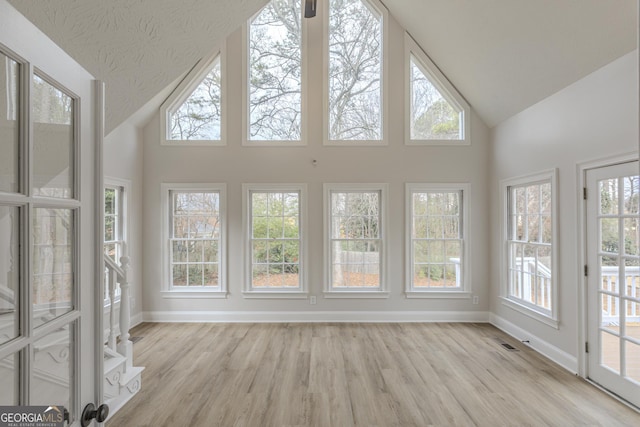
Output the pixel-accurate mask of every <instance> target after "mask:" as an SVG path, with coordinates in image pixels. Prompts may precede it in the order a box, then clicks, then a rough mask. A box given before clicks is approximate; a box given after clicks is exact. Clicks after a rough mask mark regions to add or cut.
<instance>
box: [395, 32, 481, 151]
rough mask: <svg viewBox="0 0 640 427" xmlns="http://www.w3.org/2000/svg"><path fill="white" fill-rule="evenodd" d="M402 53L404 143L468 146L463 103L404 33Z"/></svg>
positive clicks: (466, 113) (467, 129) (468, 114)
mask: <svg viewBox="0 0 640 427" xmlns="http://www.w3.org/2000/svg"><path fill="white" fill-rule="evenodd" d="M405 55H406V64H407V71H406V76H405V79H406V87H407V107H406V110H405V115H406V119H405V121H406V125H407V141H406V142H407V144H409V145H468V144H469V143H470V142H469V141H470V139H469V135H468V134H469V119H470V114H471V111H470V107H469V105H468V104H467V102H466V101H465V100H464V98H463V97H462V96H461V95H460V94H459V93H458V91H457V90H456V89H455V88H454V87H453V86H452V85H451V83H449V81H448V80H447V78H446V77H445V76H444V75H443V74H442V73H441V72H440V71H439V70H438V67H436V66H435V64H434V63H433V62H432V61H431V60H430V59H429V57H428V56H427V55H426V54H425V53H424V52H423V51H422V49H421V48H420V47H419V46H418V45H417V43H416V42H415V41H414V40H413V39H412V38H411V36H409V35H408V34H405Z"/></svg>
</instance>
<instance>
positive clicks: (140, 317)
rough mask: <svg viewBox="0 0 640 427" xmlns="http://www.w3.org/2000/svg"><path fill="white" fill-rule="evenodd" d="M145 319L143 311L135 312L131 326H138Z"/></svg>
mask: <svg viewBox="0 0 640 427" xmlns="http://www.w3.org/2000/svg"><path fill="white" fill-rule="evenodd" d="M143 321H144V320H143V315H142V313H138V314H134V315H133V316H131V327H132V328H133V327H134V326H138V325H139V324H140V323H142V322H143Z"/></svg>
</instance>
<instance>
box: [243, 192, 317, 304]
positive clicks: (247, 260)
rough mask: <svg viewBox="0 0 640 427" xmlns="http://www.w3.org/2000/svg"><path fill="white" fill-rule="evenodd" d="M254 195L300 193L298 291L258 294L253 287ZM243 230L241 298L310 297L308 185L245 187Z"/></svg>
mask: <svg viewBox="0 0 640 427" xmlns="http://www.w3.org/2000/svg"><path fill="white" fill-rule="evenodd" d="M252 191H259V192H269V191H274V192H282V193H286V192H299V193H300V199H299V200H298V203H299V208H300V217H299V221H300V222H299V234H300V264H299V269H300V270H299V271H300V272H299V274H300V287H299V288H298V289H295V290H294V289H285V288H276V289H259V290H256V289H254V288H253V287H252V285H251V267H252V259H251V221H250V219H251V203H250V199H249V198H250V197H251V192H252ZM242 194H243V198H242V229H243V234H244V244H243V257H242V259H243V260H244V268H243V272H244V280H243V283H244V288H243V291H242V295H243V297H244V298H274V299H277V298H282V299H305V298H307V297H308V294H309V291H308V285H307V284H308V282H309V280H308V275H307V268H306V264H307V263H306V258H307V246H308V244H307V242H308V239H307V237H306V235H307V184H242Z"/></svg>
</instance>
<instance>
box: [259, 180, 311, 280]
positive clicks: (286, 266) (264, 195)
mask: <svg viewBox="0 0 640 427" xmlns="http://www.w3.org/2000/svg"><path fill="white" fill-rule="evenodd" d="M301 197H302V191H301V190H297V189H293V188H292V189H290V190H285V191H283V190H263V189H252V190H249V221H248V225H249V227H250V234H249V252H250V257H251V270H250V271H251V274H250V283H249V286H248V289H249V291H261V292H263V291H269V290H301V288H302V276H301V260H302V232H301V231H302V230H301Z"/></svg>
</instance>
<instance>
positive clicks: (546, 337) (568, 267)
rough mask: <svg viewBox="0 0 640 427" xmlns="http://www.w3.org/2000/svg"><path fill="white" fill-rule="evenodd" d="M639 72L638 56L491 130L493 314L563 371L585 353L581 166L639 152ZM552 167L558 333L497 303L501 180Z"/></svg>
mask: <svg viewBox="0 0 640 427" xmlns="http://www.w3.org/2000/svg"><path fill="white" fill-rule="evenodd" d="M637 73H638V71H637V53H636V52H632V53H630V54H628V55H626V56H623V57H622V58H620V59H618V60H616V61H614V62H612V63H611V64H609V65H607V66H605V67H603V68H601V69H600V70H598V71H596V72H594V73H593V74H591V75H589V76H587V77H585V78H584V79H582V80H580V81H578V82H576V83H574V84H572V85H571V86H568V87H567V88H565V89H563V90H562V91H560V92H558V93H557V94H555V95H553V96H551V97H549V98H547V99H545V100H544V101H541V102H540V103H538V104H536V105H534V106H532V107H530V108H529V109H527V110H525V111H523V112H521V113H520V114H517V115H516V116H514V117H512V118H510V119H509V120H507V121H505V122H503V123H502V124H500V125H499V126H497V127H495V128H494V129H493V130H492V145H491V151H492V162H493V164H492V167H491V170H492V176H491V184H490V185H491V187H490V188H491V254H492V257H491V312H492V313H493V314H494V315H495V316H497V317H496V318H495V319H496V321H497V322H496V323H499V324H500V325H502V326H506V327H507V328H511V331H512V332H516V334H517V335H520V336H518V338H521V339H523V340H524V339H528V340H531V345H533V346H534V347H537V348H538V349H540V350H543V352H546V353H547V354H548V355H551V356H552V357H554V358H556V359H558V358H562V357H564V359H565V360H564V364H565V365H570V364H572V363H576V360H575V359H576V358H577V356H578V348H579V347H578V346H579V344H578V332H579V324H578V312H579V305H578V304H579V295H578V284H579V282H580V274H581V273H580V271H581V267H580V266H579V265H578V262H579V257H578V253H579V252H578V251H579V250H580V248H579V247H578V227H577V225H576V224H577V221H578V208H579V205H578V188H577V185H578V184H577V182H576V181H577V177H576V175H577V173H576V168H577V164H578V163H582V162H584V161H589V160H595V159H599V158H604V157H609V156H612V155H614V154H623V153H629V152H634V151H637V149H638V91H637V78H638V74H637ZM550 168H558V169H559V182H558V191H559V193H558V194H559V206H558V211H559V242H557V246H558V250H559V263H558V264H559V265H558V268H559V273H560V275H559V283H558V286H559V290H560V301H559V320H560V327H559V329H558V330H556V329H554V328H552V327H549V326H546V325H544V324H542V323H540V322H538V321H536V320H533V319H531V318H529V317H527V316H524V315H522V314H520V313H518V312H516V311H514V310H512V309H510V308H508V307H506V306H504V305H503V304H501V302H500V299H499V298H498V296H499V293H500V258H501V256H502V252H501V248H502V242H501V240H500V230H501V218H502V207H501V205H500V197H499V196H500V194H499V187H498V186H499V182H500V180H502V179H505V178H510V177H515V176H520V175H524V174H529V173H535V172H538V171H542V170H545V169H550ZM545 347H546V351H545V350H544V348H545ZM580 348H582V347H580ZM554 352H555V353H556V354H555V356H554V354H553V353H554ZM562 353H564V354H562ZM568 367H570V368H571V369H574V367H573V366H568Z"/></svg>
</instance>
